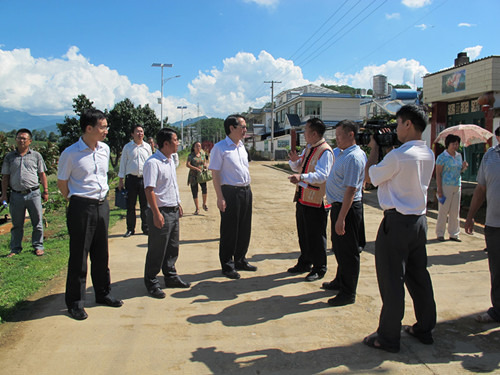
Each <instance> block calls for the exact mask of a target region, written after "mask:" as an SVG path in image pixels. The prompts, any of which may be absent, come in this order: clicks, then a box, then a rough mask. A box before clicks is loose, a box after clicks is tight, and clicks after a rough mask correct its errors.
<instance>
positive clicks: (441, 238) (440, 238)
mask: <svg viewBox="0 0 500 375" xmlns="http://www.w3.org/2000/svg"><path fill="white" fill-rule="evenodd" d="M437 240H438V241H440V242H444V241H446V240H445V239H444V237H442V236H441V237H438V238H437Z"/></svg>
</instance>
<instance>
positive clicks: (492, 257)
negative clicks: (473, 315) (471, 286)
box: [484, 225, 500, 322]
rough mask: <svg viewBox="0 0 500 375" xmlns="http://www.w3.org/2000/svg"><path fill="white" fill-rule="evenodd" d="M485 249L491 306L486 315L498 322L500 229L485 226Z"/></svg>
mask: <svg viewBox="0 0 500 375" xmlns="http://www.w3.org/2000/svg"><path fill="white" fill-rule="evenodd" d="M484 237H485V239H486V247H487V248H488V264H489V267H490V278H491V304H492V307H490V308H489V310H488V314H490V316H491V317H492V318H493V319H495V320H496V321H497V322H500V228H498V227H491V226H488V225H487V226H486V227H485V228H484Z"/></svg>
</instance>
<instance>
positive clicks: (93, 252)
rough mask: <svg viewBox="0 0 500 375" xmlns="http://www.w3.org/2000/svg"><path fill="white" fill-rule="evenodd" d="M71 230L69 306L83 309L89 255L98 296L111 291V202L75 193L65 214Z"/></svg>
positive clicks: (67, 282) (67, 285) (67, 289)
mask: <svg viewBox="0 0 500 375" xmlns="http://www.w3.org/2000/svg"><path fill="white" fill-rule="evenodd" d="M66 222H67V225H68V232H69V261H68V275H67V279H66V295H65V299H66V306H68V308H73V307H79V308H83V306H84V302H85V289H86V281H87V256H89V255H90V262H91V269H90V275H91V277H92V284H93V286H94V293H95V296H96V298H101V297H104V296H106V295H107V294H109V292H110V290H111V287H110V276H109V268H108V258H109V254H108V226H109V204H108V201H107V200H105V201H104V202H102V203H101V204H99V203H98V202H97V201H94V202H92V201H91V200H87V199H85V198H78V197H75V196H72V197H71V198H70V200H69V206H68V210H67V213H66Z"/></svg>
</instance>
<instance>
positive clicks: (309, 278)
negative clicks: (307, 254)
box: [306, 271, 325, 281]
mask: <svg viewBox="0 0 500 375" xmlns="http://www.w3.org/2000/svg"><path fill="white" fill-rule="evenodd" d="M323 276H325V274H324V273H323V272H317V271H311V272H309V274H308V275H307V276H306V281H316V280H319V279H322V278H323Z"/></svg>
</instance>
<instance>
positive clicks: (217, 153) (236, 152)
mask: <svg viewBox="0 0 500 375" xmlns="http://www.w3.org/2000/svg"><path fill="white" fill-rule="evenodd" d="M208 169H212V170H214V171H220V176H221V185H231V186H247V185H250V171H249V170H248V153H247V150H246V149H245V146H244V145H243V142H242V141H239V142H238V144H235V143H234V142H233V141H232V140H231V138H229V137H226V138H225V139H223V140H222V141H220V142H217V143H216V144H215V146H214V147H213V148H212V151H211V152H210V165H209V166H208Z"/></svg>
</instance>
